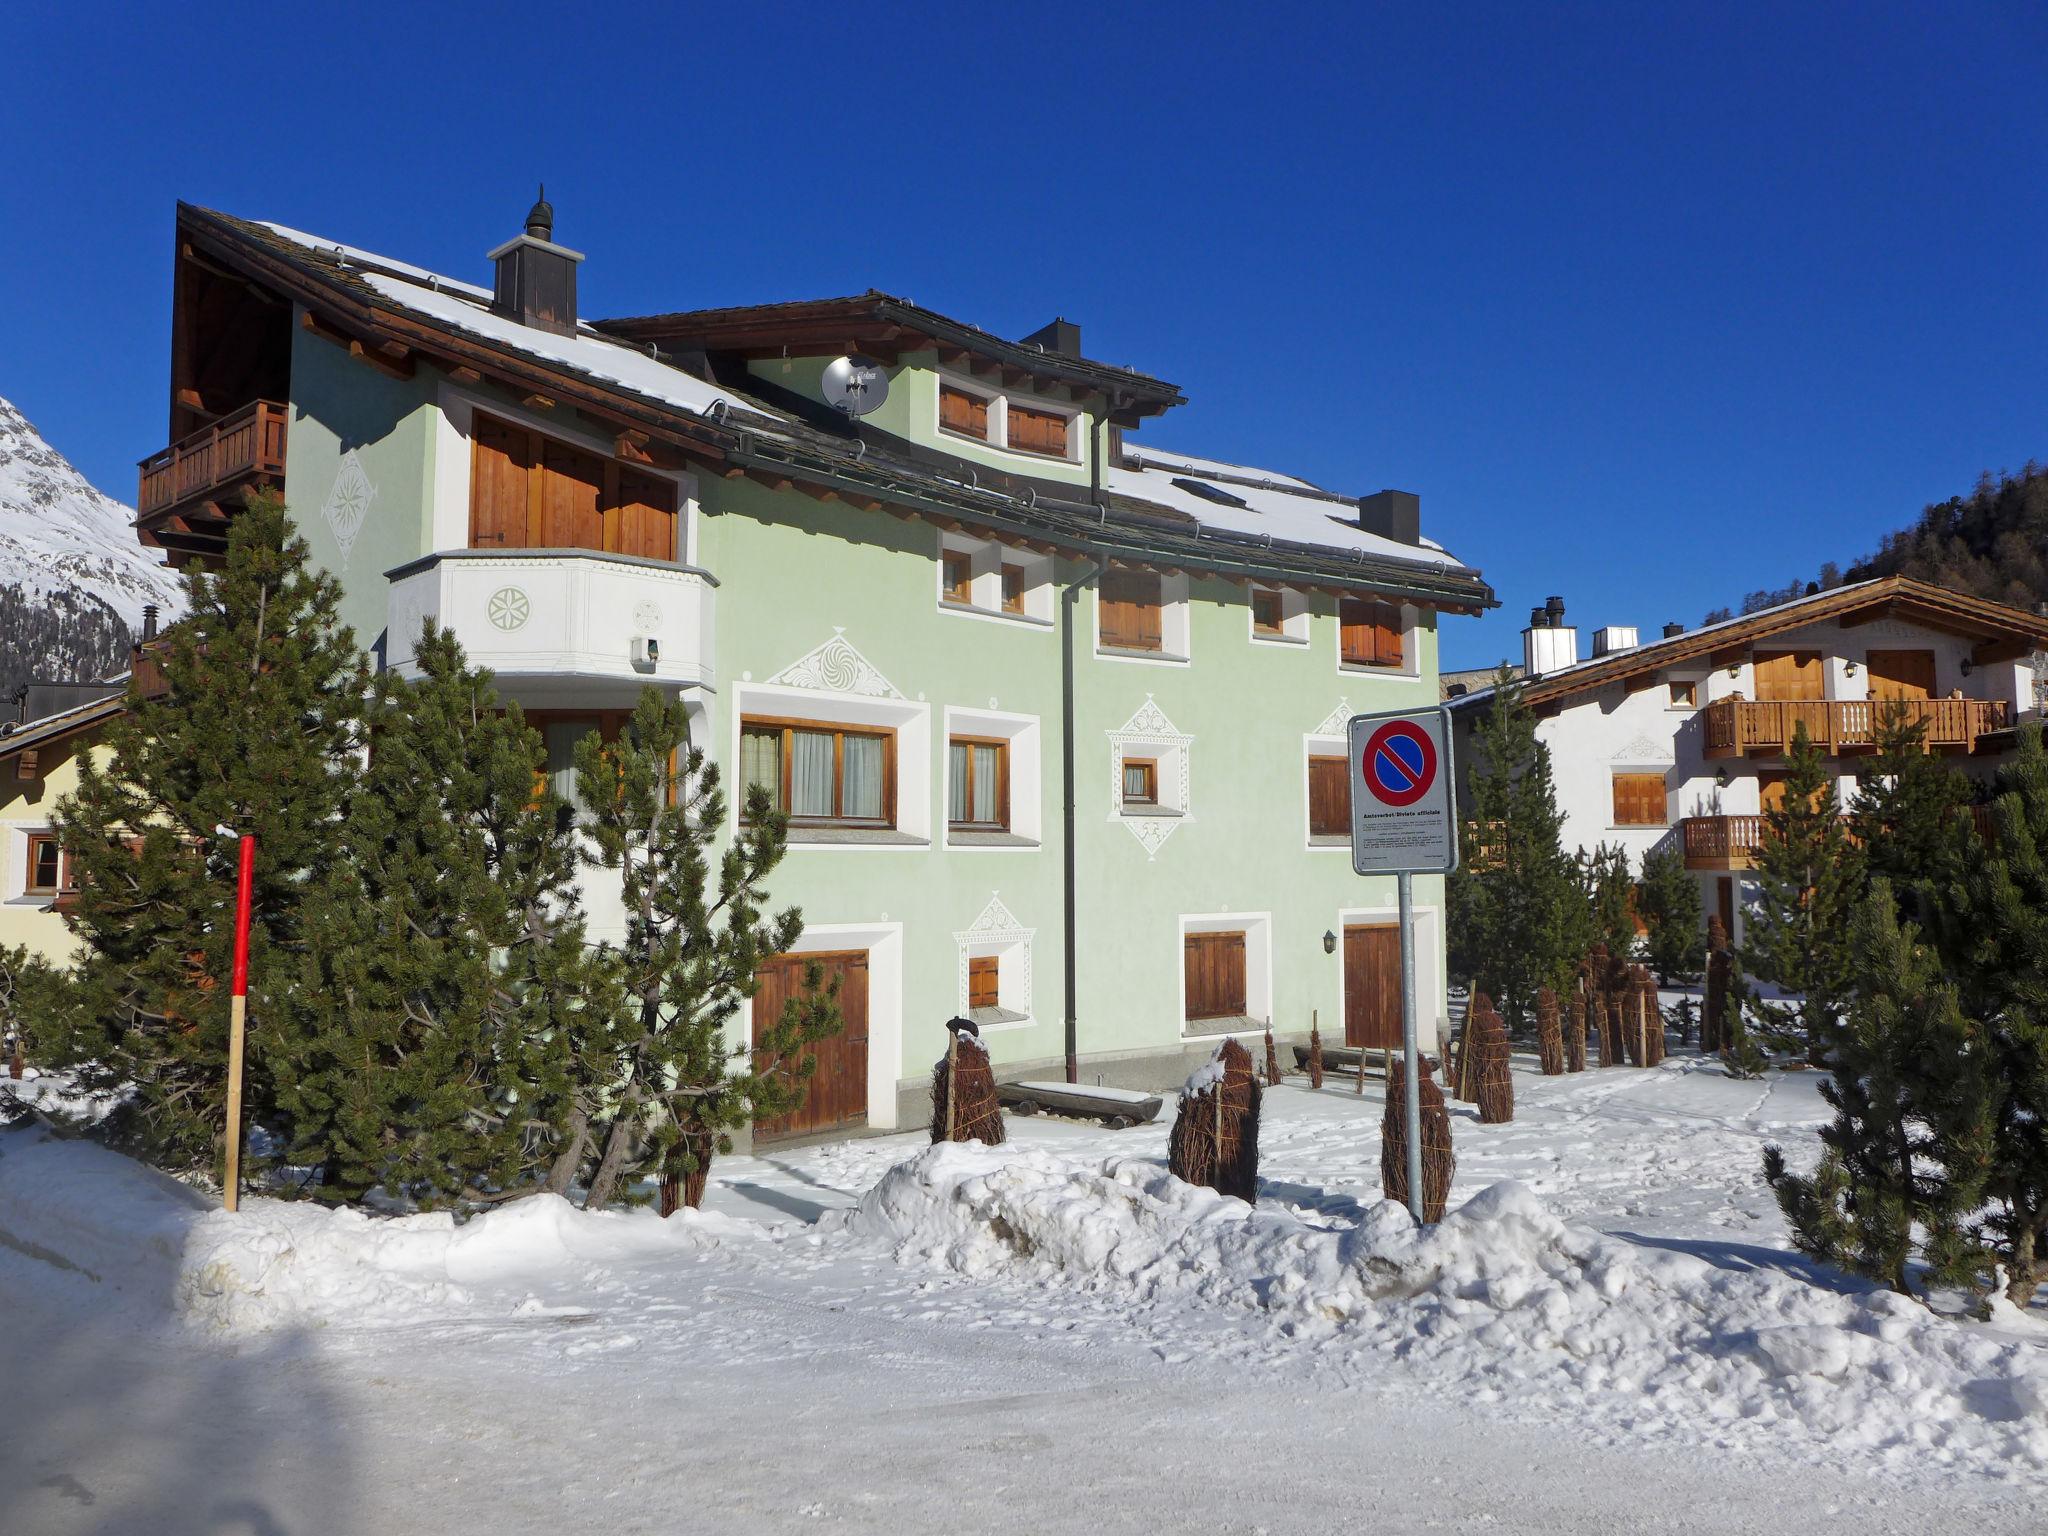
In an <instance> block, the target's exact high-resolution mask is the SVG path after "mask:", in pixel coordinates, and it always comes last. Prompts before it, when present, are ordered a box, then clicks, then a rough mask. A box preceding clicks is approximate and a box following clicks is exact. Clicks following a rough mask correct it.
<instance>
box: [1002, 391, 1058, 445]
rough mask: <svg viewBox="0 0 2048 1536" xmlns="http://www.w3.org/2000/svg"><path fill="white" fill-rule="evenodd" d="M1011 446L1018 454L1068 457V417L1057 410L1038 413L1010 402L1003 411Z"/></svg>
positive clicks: (1029, 407) (1028, 407)
mask: <svg viewBox="0 0 2048 1536" xmlns="http://www.w3.org/2000/svg"><path fill="white" fill-rule="evenodd" d="M1003 415H1004V418H1005V421H1006V436H1007V438H1008V446H1010V447H1011V448H1014V449H1015V450H1017V452H1019V453H1042V454H1044V455H1046V456H1047V457H1048V458H1054V459H1064V458H1065V457H1066V456H1067V418H1066V417H1064V416H1062V415H1061V414H1060V413H1059V412H1058V411H1041V410H1035V409H1033V408H1032V407H1031V406H1028V405H1018V404H1017V403H1016V402H1015V401H1011V402H1010V403H1009V405H1008V406H1006V407H1005V409H1004V412H1003Z"/></svg>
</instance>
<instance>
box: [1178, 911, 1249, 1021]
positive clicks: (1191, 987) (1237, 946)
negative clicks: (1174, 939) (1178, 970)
mask: <svg viewBox="0 0 2048 1536" xmlns="http://www.w3.org/2000/svg"><path fill="white" fill-rule="evenodd" d="M1182 968H1183V977H1182V979H1183V981H1184V983H1185V985H1186V988H1187V1017H1188V1020H1189V1021H1190V1022H1192V1021H1194V1020H1196V1019H1224V1018H1235V1017H1238V1016H1241V1015H1242V1014H1243V1013H1244V1009H1245V997H1244V935H1243V934H1242V933H1191V934H1188V935H1187V937H1186V940H1185V942H1184V944H1183V947H1182Z"/></svg>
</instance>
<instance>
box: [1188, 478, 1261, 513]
mask: <svg viewBox="0 0 2048 1536" xmlns="http://www.w3.org/2000/svg"><path fill="white" fill-rule="evenodd" d="M1173 483H1174V484H1175V485H1177V486H1179V487H1180V488H1181V489H1182V490H1184V491H1188V492H1191V493H1192V494H1194V495H1196V496H1199V497H1201V498H1202V500H1204V501H1213V502H1215V503H1217V504H1218V505H1219V506H1225V507H1248V506H1250V505H1251V503H1250V502H1248V501H1246V500H1245V499H1244V498H1243V497H1242V496H1233V495H1231V494H1230V492H1228V491H1225V490H1219V489H1217V488H1216V487H1215V486H1213V485H1211V484H1209V483H1208V482H1207V481H1206V480H1188V479H1184V478H1182V477H1181V476H1179V475H1175V476H1174V477H1173Z"/></svg>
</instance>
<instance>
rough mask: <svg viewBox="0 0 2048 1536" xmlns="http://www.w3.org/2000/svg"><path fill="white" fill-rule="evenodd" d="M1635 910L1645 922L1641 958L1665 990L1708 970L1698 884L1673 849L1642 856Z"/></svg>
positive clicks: (1703, 913)
mask: <svg viewBox="0 0 2048 1536" xmlns="http://www.w3.org/2000/svg"><path fill="white" fill-rule="evenodd" d="M1636 910H1637V911H1638V913H1639V914H1640V915H1641V917H1642V919H1643V926H1644V930H1645V931H1644V934H1643V952H1644V955H1645V957H1646V958H1647V959H1648V961H1649V964H1650V969H1651V970H1653V971H1655V972H1656V973H1657V979H1658V980H1659V981H1661V982H1663V983H1664V984H1665V985H1666V986H1669V985H1671V984H1672V983H1673V982H1675V981H1677V980H1679V979H1680V978H1682V977H1686V976H1697V975H1698V974H1699V973H1700V967H1701V966H1703V965H1704V964H1706V957H1707V934H1706V926H1705V925H1706V913H1705V910H1704V905H1703V903H1702V902H1701V900H1700V887H1699V882H1698V881H1697V880H1695V879H1693V877H1692V875H1691V874H1690V873H1689V872H1688V871H1687V870H1686V867H1685V857H1684V855H1682V854H1681V853H1679V851H1678V850H1677V849H1675V848H1652V849H1651V850H1650V851H1649V852H1648V853H1646V854H1644V855H1643V878H1642V883H1641V884H1640V885H1639V886H1637V888H1636Z"/></svg>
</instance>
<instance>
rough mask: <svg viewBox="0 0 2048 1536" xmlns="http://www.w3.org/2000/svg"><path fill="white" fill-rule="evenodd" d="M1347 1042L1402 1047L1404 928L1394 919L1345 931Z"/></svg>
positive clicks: (1381, 1047) (1375, 1048) (1376, 1047)
mask: <svg viewBox="0 0 2048 1536" xmlns="http://www.w3.org/2000/svg"><path fill="white" fill-rule="evenodd" d="M1344 1043H1345V1044H1346V1045H1355V1046H1361V1047H1363V1048H1364V1049H1366V1050H1369V1051H1398V1050H1399V1049H1400V1048H1401V930H1400V929H1399V928H1398V927H1396V926H1395V925H1394V924H1392V923H1374V924H1372V925H1370V926H1367V925H1359V926H1356V927H1347V928H1346V929H1345V930H1344Z"/></svg>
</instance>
